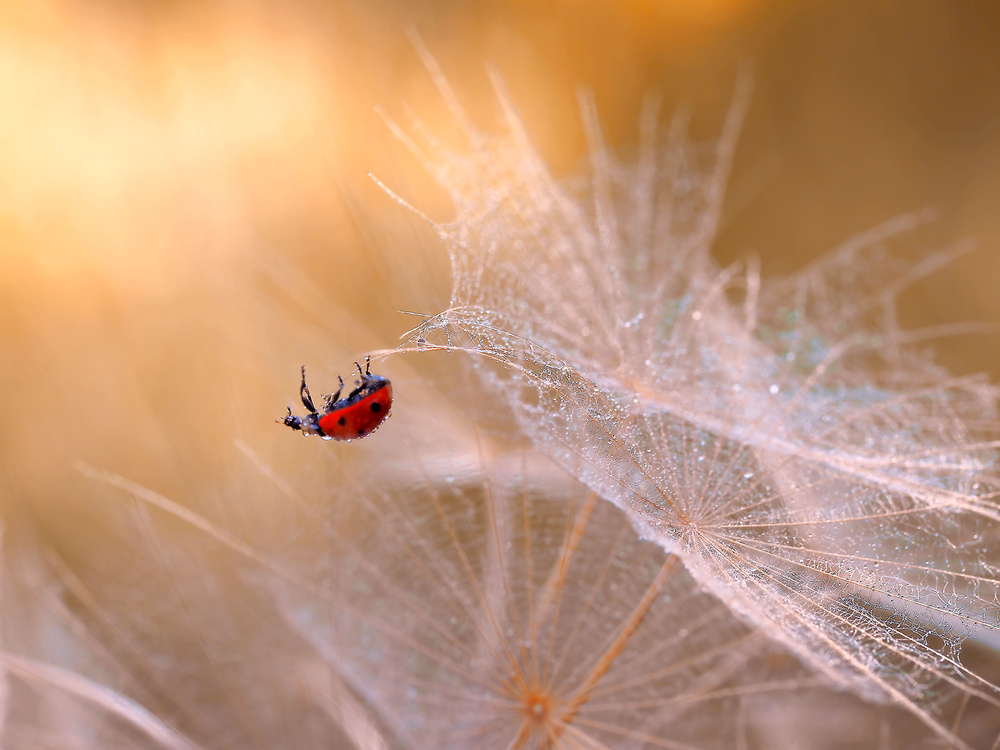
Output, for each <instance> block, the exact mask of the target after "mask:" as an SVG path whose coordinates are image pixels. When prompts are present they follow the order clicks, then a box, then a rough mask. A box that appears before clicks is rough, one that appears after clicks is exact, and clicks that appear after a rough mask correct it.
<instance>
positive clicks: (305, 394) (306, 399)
mask: <svg viewBox="0 0 1000 750" xmlns="http://www.w3.org/2000/svg"><path fill="white" fill-rule="evenodd" d="M299 395H300V396H301V397H302V405H303V406H304V407H306V409H307V410H308V411H309V413H311V414H316V406H315V405H314V404H313V398H312V394H310V393H309V386H307V385H306V366H305V365H302V385H301V386H300V387H299Z"/></svg>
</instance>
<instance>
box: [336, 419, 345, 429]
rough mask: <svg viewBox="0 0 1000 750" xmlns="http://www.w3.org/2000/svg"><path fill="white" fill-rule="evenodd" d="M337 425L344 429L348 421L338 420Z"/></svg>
mask: <svg viewBox="0 0 1000 750" xmlns="http://www.w3.org/2000/svg"><path fill="white" fill-rule="evenodd" d="M337 424H339V425H340V426H341V427H343V426H344V425H345V424H347V420H346V419H344V418H343V417H341V418H340V419H338V420H337Z"/></svg>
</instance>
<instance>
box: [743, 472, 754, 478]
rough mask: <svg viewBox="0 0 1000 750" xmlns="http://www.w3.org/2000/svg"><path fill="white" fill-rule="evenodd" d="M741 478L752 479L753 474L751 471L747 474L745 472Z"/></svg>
mask: <svg viewBox="0 0 1000 750" xmlns="http://www.w3.org/2000/svg"><path fill="white" fill-rule="evenodd" d="M743 478H744V479H753V472H752V471H748V472H746V473H745V474H744V475H743Z"/></svg>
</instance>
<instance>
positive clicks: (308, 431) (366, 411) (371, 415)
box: [278, 357, 392, 440]
mask: <svg viewBox="0 0 1000 750" xmlns="http://www.w3.org/2000/svg"><path fill="white" fill-rule="evenodd" d="M354 364H355V365H356V366H357V368H358V377H359V378H360V379H359V380H358V381H357V387H356V388H355V389H354V390H353V391H351V392H350V393H349V394H348V395H347V396H346V397H345V398H340V393H341V391H343V390H344V379H343V378H338V379H339V380H340V387H339V388H338V389H337V392H336V393H333V394H330V395H327V396H323V411H322V412H320V411H318V410H317V409H316V406H315V405H314V404H313V400H312V395H310V393H309V386H307V385H306V367H305V365H303V366H302V385H301V386H300V387H299V395H300V396H301V397H302V405H303V406H305V407H306V411H307V412H309V413H308V414H306V415H305V416H304V417H297V416H295V415H293V414H292V409H291V407H289V408H288V415H287V416H286V417H285V418H284V419H281V420H278V421H279V422H281V423H282V424H284V425H285V426H287V427H291V428H292V429H293V430H299V431H301V432H302V434H303V435H319V436H320V437H321V438H323V439H324V440H359V439H361V438H363V437H366V436H368V435H371V434H372V433H373V432H375V430H377V429H378V427H379V425H381V424H382V423H383V422H384V421H385V420H386V418H387V417H388V416H389V412H390V410H391V409H392V383H390V382H389V378H383V377H382V376H381V375H372V374H371V357H366V358H365V370H364V372H362V371H361V365H360V364H358V363H357V362H355V363H354Z"/></svg>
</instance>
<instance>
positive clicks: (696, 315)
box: [691, 310, 701, 320]
mask: <svg viewBox="0 0 1000 750" xmlns="http://www.w3.org/2000/svg"><path fill="white" fill-rule="evenodd" d="M691 320H701V310H695V311H694V312H693V313H691Z"/></svg>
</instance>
